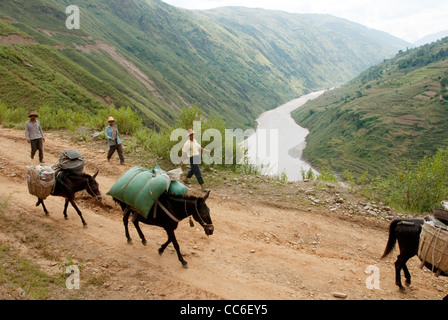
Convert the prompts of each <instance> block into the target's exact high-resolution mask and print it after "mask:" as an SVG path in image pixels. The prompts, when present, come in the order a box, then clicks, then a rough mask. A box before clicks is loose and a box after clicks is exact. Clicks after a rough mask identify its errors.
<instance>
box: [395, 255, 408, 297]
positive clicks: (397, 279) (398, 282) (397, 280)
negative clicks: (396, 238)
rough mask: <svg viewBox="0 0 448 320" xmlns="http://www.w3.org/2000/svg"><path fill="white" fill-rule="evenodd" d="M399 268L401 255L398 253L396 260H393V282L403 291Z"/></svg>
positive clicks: (401, 260)
mask: <svg viewBox="0 0 448 320" xmlns="http://www.w3.org/2000/svg"><path fill="white" fill-rule="evenodd" d="M404 265H406V264H404ZM401 269H403V257H402V255H399V256H398V257H397V261H395V284H396V285H397V286H398V288H399V289H400V291H405V288H404V287H403V285H402V284H401Z"/></svg>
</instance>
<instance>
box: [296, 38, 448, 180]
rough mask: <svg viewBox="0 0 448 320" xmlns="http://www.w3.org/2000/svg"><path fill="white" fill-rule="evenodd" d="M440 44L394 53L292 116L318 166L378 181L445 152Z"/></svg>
mask: <svg viewBox="0 0 448 320" xmlns="http://www.w3.org/2000/svg"><path fill="white" fill-rule="evenodd" d="M447 84H448V38H445V39H443V40H440V41H438V42H434V43H432V44H427V45H425V46H422V47H419V48H415V49H410V50H407V51H405V52H403V51H401V52H400V53H398V54H397V55H396V56H395V57H394V58H392V59H389V60H385V61H383V62H382V63H380V64H378V65H376V66H373V67H371V68H369V69H368V70H366V71H365V72H363V73H362V74H361V75H359V76H358V77H356V78H355V79H354V80H352V81H351V82H349V83H348V84H346V85H344V86H342V87H340V88H337V89H334V90H331V91H327V92H326V93H325V94H323V95H322V96H321V97H319V98H318V99H316V100H314V101H311V102H309V103H307V104H306V105H305V106H303V107H302V108H301V109H299V110H296V111H295V112H294V113H293V117H294V119H295V120H296V121H297V122H298V123H299V124H300V125H301V126H303V127H306V128H309V130H310V134H309V135H308V137H307V147H306V149H305V151H304V157H305V158H307V159H308V160H309V161H311V163H312V164H313V165H314V166H316V167H319V168H325V167H328V168H331V169H332V170H335V171H336V172H339V173H342V172H344V171H345V170H348V171H350V172H353V173H355V174H357V175H361V174H363V173H365V172H368V175H369V176H370V177H373V176H377V175H379V176H384V175H386V174H388V173H389V172H390V170H392V169H393V168H394V167H395V166H397V165H398V164H399V163H400V161H402V160H411V161H419V160H421V159H423V158H424V157H432V156H433V155H435V154H436V153H437V151H438V150H439V149H446V148H447V146H448V136H447V134H446V133H447V132H448V112H447V108H448V99H447V98H448V94H447Z"/></svg>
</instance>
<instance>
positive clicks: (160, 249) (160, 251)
mask: <svg viewBox="0 0 448 320" xmlns="http://www.w3.org/2000/svg"><path fill="white" fill-rule="evenodd" d="M158 251H159V256H161V255H162V253H163V249H162V248H159V250H158Z"/></svg>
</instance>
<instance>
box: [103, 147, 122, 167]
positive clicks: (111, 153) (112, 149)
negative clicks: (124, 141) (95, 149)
mask: <svg viewBox="0 0 448 320" xmlns="http://www.w3.org/2000/svg"><path fill="white" fill-rule="evenodd" d="M115 151H117V152H118V157H119V158H120V162H121V163H124V156H123V147H122V146H121V143H120V144H116V145H114V146H110V147H109V152H108V153H107V161H109V160H110V158H111V157H112V155H113V154H114V152H115Z"/></svg>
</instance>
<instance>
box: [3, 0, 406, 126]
mask: <svg viewBox="0 0 448 320" xmlns="http://www.w3.org/2000/svg"><path fill="white" fill-rule="evenodd" d="M71 4H72V3H71V1H68V0H61V1H56V0H34V1H26V0H11V1H9V0H8V1H6V0H0V55H1V59H2V64H1V66H0V68H1V76H0V83H1V86H0V102H3V103H5V104H6V105H7V106H8V107H12V108H26V109H28V110H31V109H36V108H38V107H41V106H49V107H61V108H67V109H70V110H75V111H77V112H85V113H86V114H87V115H89V114H96V113H98V110H104V109H105V108H107V107H108V106H109V105H111V104H113V105H115V106H117V107H126V108H131V109H132V110H134V111H135V112H137V113H138V114H139V116H140V117H141V118H142V119H143V123H144V124H145V125H146V126H147V127H149V128H151V129H155V130H161V129H165V128H169V127H170V126H172V125H174V124H175V123H176V122H177V117H178V114H179V112H180V111H181V110H182V108H185V107H189V106H191V105H193V104H197V105H198V106H199V107H200V108H201V109H203V111H204V113H203V115H204V116H205V117H213V116H216V115H219V116H221V117H222V118H223V119H224V120H225V121H226V122H227V123H228V124H229V125H230V126H233V127H242V128H245V127H250V126H253V125H254V123H255V122H254V120H255V119H256V118H257V116H258V115H259V114H261V113H262V112H263V111H265V110H268V109H271V108H273V107H276V106H278V105H280V104H282V103H284V102H286V101H289V100H291V99H293V98H296V97H298V96H300V95H302V94H304V93H308V92H310V91H313V90H316V89H321V88H323V87H330V86H334V85H340V84H343V83H345V82H346V81H348V80H349V79H351V78H353V77H354V76H356V75H357V74H359V72H361V71H362V70H365V69H366V68H367V67H369V66H371V65H373V64H375V63H377V62H378V61H381V60H383V59H384V58H387V57H390V56H392V55H393V54H395V53H396V52H397V51H398V49H399V48H401V49H404V48H405V47H406V45H407V43H406V42H404V41H402V40H399V39H396V38H394V37H392V36H389V35H385V34H381V35H379V33H372V32H370V31H369V32H367V28H364V27H361V26H359V25H357V24H354V23H351V22H348V21H346V20H343V19H339V18H335V17H331V16H315V15H310V16H307V15H293V14H287V13H283V12H276V11H265V10H256V9H247V10H246V9H237V8H227V9H223V10H215V11H207V12H201V11H199V12H198V11H190V10H184V9H179V8H176V7H173V6H170V5H168V4H165V3H164V2H162V1H159V0H148V1H144V0H107V1H106V0H80V1H78V2H77V5H78V6H79V9H80V13H81V17H80V27H81V28H80V29H79V30H77V29H73V30H68V29H67V28H66V26H65V20H66V19H67V16H68V15H67V14H66V12H65V9H66V7H67V6H68V5H71ZM229 15H231V16H234V17H239V18H240V19H243V20H246V22H247V23H242V21H236V22H235V21H233V22H232V19H230V18H229ZM248 17H252V18H250V19H249V18H248ZM366 48H367V49H368V50H367V49H366Z"/></svg>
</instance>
